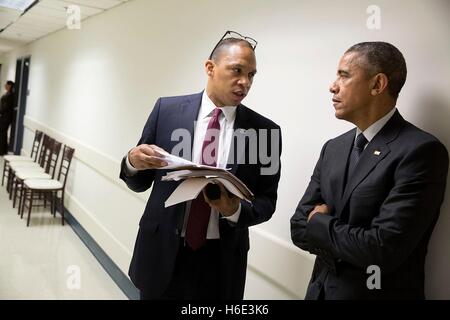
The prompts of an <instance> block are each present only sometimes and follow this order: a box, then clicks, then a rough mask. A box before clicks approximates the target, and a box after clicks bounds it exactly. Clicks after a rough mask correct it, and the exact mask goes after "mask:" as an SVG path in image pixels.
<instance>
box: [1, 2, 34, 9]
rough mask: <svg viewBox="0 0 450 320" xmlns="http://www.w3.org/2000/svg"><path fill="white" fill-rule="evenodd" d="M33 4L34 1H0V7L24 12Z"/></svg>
mask: <svg viewBox="0 0 450 320" xmlns="http://www.w3.org/2000/svg"><path fill="white" fill-rule="evenodd" d="M33 2H35V0H0V7H5V8H9V9H14V10H18V11H22V12H23V11H25V10H27V9H28V7H29V6H31V5H32V4H33Z"/></svg>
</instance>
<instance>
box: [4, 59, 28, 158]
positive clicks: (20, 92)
mask: <svg viewBox="0 0 450 320" xmlns="http://www.w3.org/2000/svg"><path fill="white" fill-rule="evenodd" d="M30 58H31V57H24V58H20V59H17V62H16V79H15V82H16V86H15V87H16V92H15V94H16V102H17V103H16V107H15V108H14V118H13V123H12V126H11V137H10V140H9V141H10V143H9V146H10V147H9V148H10V151H12V152H14V154H20V150H21V149H22V143H23V130H24V126H23V120H24V116H25V113H26V107H27V97H28V95H29V90H28V77H29V75H30V62H31V59H30Z"/></svg>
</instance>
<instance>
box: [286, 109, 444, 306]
mask: <svg viewBox="0 0 450 320" xmlns="http://www.w3.org/2000/svg"><path fill="white" fill-rule="evenodd" d="M354 138H355V129H353V130H351V131H349V132H347V133H345V134H343V135H341V136H339V137H337V138H335V139H332V140H330V141H328V142H327V143H326V144H325V145H324V147H323V149H322V152H321V154H320V158H319V161H318V162H317V165H316V167H315V169H314V173H313V175H312V178H311V182H310V183H309V186H308V188H307V190H306V192H305V194H304V196H303V198H302V199H301V200H300V203H299V204H298V207H297V210H296V212H295V214H294V215H293V217H292V218H291V236H292V240H293V242H294V243H295V245H297V246H298V247H300V248H301V249H303V250H307V251H309V252H310V253H313V254H315V255H317V258H316V262H315V265H314V270H313V273H312V277H311V280H310V283H309V286H308V291H307V294H306V299H317V298H318V296H319V293H320V292H321V290H322V289H324V290H325V298H326V299H377V298H378V299H423V298H424V263H425V255H426V252H427V245H428V241H429V239H430V236H431V233H432V230H433V228H434V225H435V223H436V220H437V218H438V215H439V210H440V206H441V203H442V201H443V197H444V191H445V184H446V180H447V170H448V153H447V150H446V149H445V147H444V146H443V145H442V144H441V143H440V142H439V141H438V140H437V139H436V138H435V137H433V136H432V135H430V134H428V133H426V132H424V131H422V130H420V129H418V128H417V127H415V126H414V125H412V124H411V123H409V122H407V121H405V120H404V119H403V118H402V117H401V115H400V114H399V113H398V111H396V112H395V113H394V115H393V116H392V118H391V119H390V120H389V121H388V122H387V123H386V125H385V126H384V127H383V128H382V129H381V131H380V132H379V133H378V134H377V135H376V136H375V137H374V138H373V140H372V141H371V142H370V143H369V144H368V145H367V147H366V149H365V150H364V151H363V153H362V155H361V158H360V160H359V162H358V165H357V167H356V169H355V171H354V175H353V176H352V177H351V178H350V179H349V181H348V182H347V183H346V185H345V179H344V177H345V176H346V166H347V159H348V157H349V154H350V151H351V148H352V144H353V141H354ZM376 151H379V154H378V155H377V154H376V153H378V152H376ZM318 203H326V204H327V205H328V207H329V208H330V214H329V215H324V214H315V215H314V216H313V217H312V218H311V220H310V221H309V222H308V223H307V216H308V214H309V212H310V211H311V210H312V209H313V208H314V206H315V205H316V204H318ZM370 265H377V266H379V267H380V270H381V289H380V290H377V289H372V290H369V289H368V288H367V285H366V282H367V279H368V278H369V276H371V275H373V272H372V271H371V272H369V273H367V267H368V266H370Z"/></svg>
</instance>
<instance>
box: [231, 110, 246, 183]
mask: <svg viewBox="0 0 450 320" xmlns="http://www.w3.org/2000/svg"><path fill="white" fill-rule="evenodd" d="M233 129H234V133H233V140H232V142H231V147H230V154H229V156H228V162H227V168H230V172H231V173H232V174H236V171H237V168H238V166H239V163H243V160H245V159H244V157H245V153H246V150H248V139H245V133H246V130H247V129H248V121H247V114H246V112H245V107H244V106H243V105H238V106H237V108H236V119H235V120H234V127H233ZM240 139H245V147H244V150H238V146H239V143H236V141H242V140H240ZM231 148H232V149H233V150H231ZM242 151H244V152H242Z"/></svg>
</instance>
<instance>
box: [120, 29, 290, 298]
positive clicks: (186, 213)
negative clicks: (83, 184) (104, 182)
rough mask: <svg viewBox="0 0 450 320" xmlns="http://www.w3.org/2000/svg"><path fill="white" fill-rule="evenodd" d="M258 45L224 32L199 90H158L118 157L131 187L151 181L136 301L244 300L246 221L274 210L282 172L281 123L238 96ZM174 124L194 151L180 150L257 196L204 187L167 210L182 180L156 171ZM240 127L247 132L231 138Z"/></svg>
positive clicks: (136, 258) (248, 82) (137, 259)
mask: <svg viewBox="0 0 450 320" xmlns="http://www.w3.org/2000/svg"><path fill="white" fill-rule="evenodd" d="M256 44H257V42H256V41H255V40H254V39H252V38H249V37H244V36H242V35H240V34H239V33H236V32H233V31H227V32H226V33H225V35H224V36H223V37H222V38H221V39H220V41H219V42H218V43H217V45H216V46H215V47H214V49H213V51H212V52H211V55H210V56H209V59H208V60H207V61H206V62H205V72H206V75H207V78H208V80H207V84H206V89H205V90H204V91H202V92H200V93H197V94H192V95H187V96H177V97H165V98H159V99H158V101H157V102H156V104H155V106H154V108H153V110H152V112H151V114H150V116H149V118H148V121H147V123H146V125H145V127H144V130H143V133H142V137H141V139H140V140H139V142H138V145H137V147H135V148H133V149H131V150H130V151H129V152H128V154H127V155H126V156H125V157H124V159H123V161H122V166H121V172H120V177H121V179H123V180H124V181H125V182H126V184H127V185H128V187H129V188H130V189H132V190H133V191H136V192H142V191H145V190H147V189H149V188H150V187H151V186H153V189H152V193H151V195H150V198H149V200H148V203H147V206H146V208H145V211H144V214H143V216H142V218H141V221H140V228H139V232H138V236H137V239H136V244H135V248H134V253H133V259H132V261H131V266H130V271H129V275H130V277H131V279H132V281H133V283H134V284H135V285H136V287H137V288H139V290H140V293H141V299H227V300H228V299H242V298H243V295H244V286H245V278H246V269H247V252H248V250H249V235H248V227H249V226H252V225H256V224H259V223H262V222H264V221H267V220H269V219H270V218H271V216H272V214H273V213H274V211H275V205H276V200H277V188H278V181H279V179H280V163H279V159H280V154H281V134H280V127H279V126H278V125H277V124H275V123H274V122H272V121H271V120H269V119H267V118H265V117H263V116H261V115H260V114H258V113H256V112H255V111H252V110H250V109H249V108H247V107H245V106H244V105H242V104H241V101H242V100H243V99H244V98H245V97H246V95H247V94H248V92H249V91H250V88H251V86H252V83H253V78H254V76H255V74H256V58H255V48H256ZM180 129H183V130H185V131H187V132H189V133H190V136H191V137H192V139H191V146H192V148H190V149H191V150H188V153H191V152H192V153H191V155H192V156H187V155H186V154H183V157H185V158H188V159H189V160H192V161H193V162H195V163H199V164H206V165H210V166H217V167H222V168H229V169H230V171H231V172H232V173H233V174H235V175H236V176H237V177H238V178H239V179H240V180H242V182H244V183H245V184H246V185H247V186H248V187H249V189H250V190H251V191H252V192H253V194H254V195H255V198H254V200H252V201H251V202H248V201H244V200H240V199H239V198H238V197H235V196H234V195H230V194H229V193H227V192H226V191H225V190H224V189H223V186H220V188H221V191H222V192H220V198H218V199H216V200H213V199H210V198H208V196H207V195H206V194H205V193H204V192H203V193H202V192H201V193H200V194H199V196H198V197H197V198H196V199H194V200H192V201H189V202H187V203H182V204H178V205H174V206H171V207H168V208H165V207H164V201H165V200H166V199H167V198H168V197H169V195H170V194H171V193H172V192H173V191H174V190H175V189H176V187H177V186H178V185H179V183H178V182H167V181H163V182H162V181H161V177H162V176H163V175H164V174H165V173H166V172H167V171H166V170H156V169H158V168H162V167H164V166H166V165H167V163H166V162H165V161H164V160H163V159H162V158H161V152H162V150H161V149H164V150H165V151H167V152H169V153H170V152H171V150H172V149H173V148H174V146H175V145H176V143H177V141H172V133H173V132H174V131H175V130H180ZM264 130H265V134H261V132H264ZM246 132H252V133H253V134H254V137H248V139H246V138H245V136H244V140H241V142H243V143H235V142H236V140H239V138H242V137H243V136H242V135H240V134H241V133H246ZM274 132H275V133H277V135H275V136H276V137H277V139H273V136H274V135H273V133H274ZM252 138H254V139H252ZM211 150H212V152H211ZM261 150H265V151H266V152H267V150H269V152H270V153H271V156H272V158H273V155H274V154H275V155H276V158H275V160H274V161H273V162H276V165H275V166H274V167H275V168H276V169H275V170H274V171H273V172H270V173H267V172H265V173H264V169H267V166H268V165H273V164H268V163H267V162H266V161H261V160H260V157H259V156H258V154H255V153H259V152H260V151H261ZM255 159H256V160H255ZM262 172H263V173H262Z"/></svg>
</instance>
